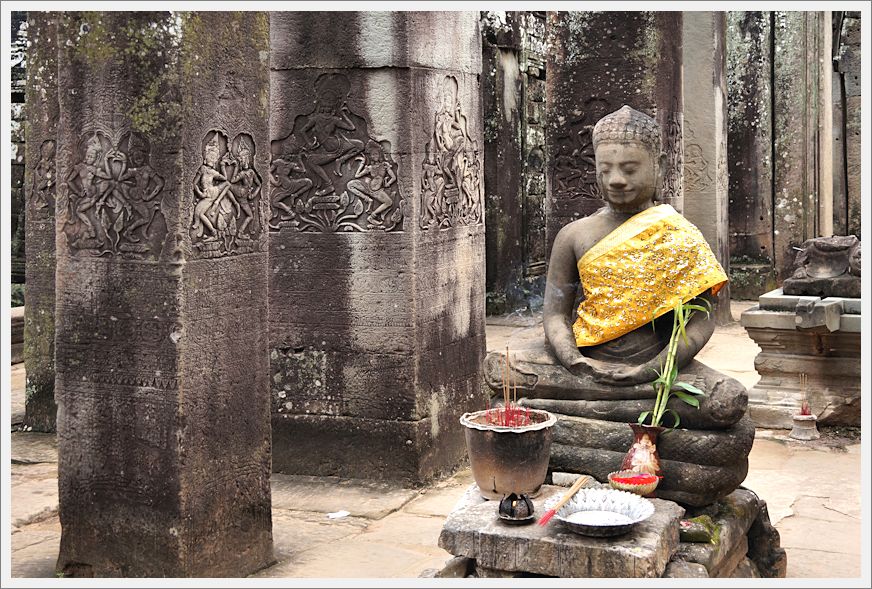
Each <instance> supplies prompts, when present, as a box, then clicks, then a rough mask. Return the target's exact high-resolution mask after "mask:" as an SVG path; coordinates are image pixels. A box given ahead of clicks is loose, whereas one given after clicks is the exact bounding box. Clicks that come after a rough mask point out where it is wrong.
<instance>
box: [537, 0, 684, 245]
mask: <svg viewBox="0 0 872 589" xmlns="http://www.w3.org/2000/svg"><path fill="white" fill-rule="evenodd" d="M548 24H549V26H550V33H549V44H550V47H551V50H550V51H549V52H548V57H547V63H546V69H547V71H548V78H547V80H546V86H547V90H548V97H549V105H548V113H547V125H546V129H545V133H546V136H547V145H548V154H547V155H548V165H547V183H548V194H549V199H548V205H547V208H546V219H547V227H546V235H547V243H548V246H547V247H548V249H547V251H548V254H549V255H550V251H551V244H552V243H553V241H554V237H555V236H556V234H557V232H558V231H559V230H560V229H561V228H562V227H563V226H564V225H566V224H567V223H568V222H570V221H573V220H575V219H578V218H579V217H584V216H587V215H590V214H591V213H593V212H594V211H596V210H597V209H599V208H600V207H601V206H602V205H603V204H604V203H603V200H602V198H601V196H600V195H599V190H598V188H597V186H596V176H595V171H594V153H593V145H592V141H591V131H592V130H593V126H594V124H595V123H596V122H597V121H598V120H599V119H600V118H601V117H602V116H604V115H605V114H607V113H610V112H613V111H616V110H617V109H619V108H621V106H623V105H624V104H627V105H629V106H631V107H633V108H635V109H636V110H640V111H642V112H645V113H646V114H649V115H653V114H655V113H656V119H657V122H658V123H659V124H660V126H661V128H662V129H663V137H662V141H663V148H664V151H665V152H666V154H667V158H668V161H667V170H669V171H668V172H667V173H666V174H664V178H663V184H662V186H661V188H662V196H663V199H664V200H665V202H668V203H669V204H672V205H673V206H674V207H675V208H676V209H677V210H679V211H681V210H682V208H683V207H682V199H683V190H682V166H683V150H682V146H683V141H682V132H683V131H682V129H683V106H682V98H683V97H682V93H681V71H682V50H681V47H682V13H680V12H643V11H639V12H582V11H569V12H549V13H548ZM604 31H608V34H607V35H604V34H603V32H604ZM582 80H583V81H584V83H581V81H582Z"/></svg>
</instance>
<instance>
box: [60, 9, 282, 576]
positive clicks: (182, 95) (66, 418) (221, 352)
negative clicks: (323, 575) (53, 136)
mask: <svg viewBox="0 0 872 589" xmlns="http://www.w3.org/2000/svg"><path fill="white" fill-rule="evenodd" d="M58 28H59V34H58V47H59V48H61V50H60V53H59V67H58V69H59V74H58V84H59V87H60V88H63V89H64V91H63V92H60V93H59V94H60V96H59V108H60V113H61V114H60V122H59V128H58V146H59V148H58V154H57V159H58V163H57V169H58V178H59V182H62V183H63V185H64V187H65V190H64V195H63V196H64V198H63V199H62V200H60V201H59V202H58V206H57V210H58V214H59V219H58V223H57V237H58V255H57V275H56V276H57V307H56V311H57V321H56V325H57V332H56V350H57V356H56V365H57V380H56V385H57V390H56V395H57V401H58V416H59V418H58V445H59V464H58V467H59V472H58V474H59V481H58V482H59V494H60V520H61V524H62V527H63V534H62V537H61V549H60V555H59V557H58V561H57V568H58V570H59V571H61V572H64V573H65V574H71V575H82V576H87V575H94V576H238V575H245V574H248V573H251V572H253V571H255V570H258V569H259V568H261V567H264V566H266V565H268V564H269V563H270V562H271V561H272V560H273V556H272V534H271V521H270V489H269V474H270V473H269V467H270V432H269V384H268V382H267V379H268V377H269V376H268V375H269V372H268V370H269V354H268V338H267V333H268V332H267V272H268V269H267V253H266V245H267V244H266V241H267V233H266V231H265V230H264V223H263V220H264V218H265V215H266V200H265V198H263V194H262V193H263V191H261V190H260V188H261V187H262V185H263V184H266V181H265V179H266V178H267V177H268V160H267V155H268V154H269V143H268V134H267V115H268V110H267V107H268V93H269V78H268V73H269V72H268V42H269V20H268V17H267V15H266V14H265V13H257V12H240V13H221V12H202V13H184V14H175V15H172V14H170V13H147V12H138V13H121V12H105V13H75V12H67V13H63V16H62V20H61V22H60V24H59V25H58ZM219 161H220V164H219ZM219 167H220V168H221V170H222V171H221V172H219V171H218V169H217V168H219ZM97 191H99V192H97ZM233 202H235V203H236V205H235V206H233V205H232V203H233ZM120 529H123V530H124V533H123V534H119V532H118V530H120Z"/></svg>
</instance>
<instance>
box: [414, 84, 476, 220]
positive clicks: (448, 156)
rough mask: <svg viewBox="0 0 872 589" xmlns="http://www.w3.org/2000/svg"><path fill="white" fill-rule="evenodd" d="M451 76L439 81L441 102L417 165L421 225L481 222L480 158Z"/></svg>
mask: <svg viewBox="0 0 872 589" xmlns="http://www.w3.org/2000/svg"><path fill="white" fill-rule="evenodd" d="M457 90H458V84H457V80H456V79H455V78H454V77H453V76H446V77H445V80H444V81H443V83H442V103H441V106H440V108H439V110H438V111H437V112H436V115H435V117H434V124H433V135H432V136H431V138H430V141H429V142H428V143H427V145H426V147H425V153H426V157H425V158H424V161H423V163H422V165H421V171H422V176H423V177H422V179H421V201H422V202H421V228H422V229H429V228H431V227H441V228H444V227H457V226H460V225H476V224H478V223H481V222H482V204H481V202H482V198H481V190H482V186H481V176H482V172H481V159H480V156H479V146H478V142H477V141H476V140H474V139H471V138H470V136H469V131H468V129H467V120H466V115H464V114H463V110H462V108H461V106H460V101H459V99H458V97H457Z"/></svg>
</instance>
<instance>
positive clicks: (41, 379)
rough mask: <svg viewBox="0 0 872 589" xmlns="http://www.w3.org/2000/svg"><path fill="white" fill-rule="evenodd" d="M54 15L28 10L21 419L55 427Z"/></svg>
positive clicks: (33, 424)
mask: <svg viewBox="0 0 872 589" xmlns="http://www.w3.org/2000/svg"><path fill="white" fill-rule="evenodd" d="M56 19H57V15H56V13H52V12H35V11H34V12H30V13H29V15H28V35H29V36H30V43H29V46H28V49H27V63H28V67H27V76H28V77H27V92H26V95H27V100H26V109H27V144H26V146H27V147H26V149H27V157H26V161H27V166H26V168H25V178H24V195H25V211H26V217H25V219H26V220H25V232H24V233H25V241H26V242H27V265H26V269H25V276H26V278H25V281H26V285H27V286H26V295H25V296H26V298H27V305H26V307H25V315H24V341H25V349H24V365H25V369H26V371H27V383H26V393H25V401H24V408H25V409H24V411H25V417H24V423H25V425H26V426H29V427H31V428H33V430H34V431H44V432H50V431H54V430H55V427H56V414H57V406H56V405H55V365H54V339H55V201H56V197H57V166H56V163H55V159H56V152H57V138H58V137H57V134H58V84H57V71H58V66H57V53H58V45H57V22H56Z"/></svg>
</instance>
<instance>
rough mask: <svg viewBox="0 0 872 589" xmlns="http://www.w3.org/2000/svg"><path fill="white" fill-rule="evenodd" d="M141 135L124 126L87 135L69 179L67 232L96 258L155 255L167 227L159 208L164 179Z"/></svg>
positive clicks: (75, 245) (77, 248)
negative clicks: (153, 165) (150, 159)
mask: <svg viewBox="0 0 872 589" xmlns="http://www.w3.org/2000/svg"><path fill="white" fill-rule="evenodd" d="M150 154H151V147H150V145H149V142H148V139H146V138H145V137H144V136H143V135H141V134H139V133H135V132H130V131H128V130H125V129H121V130H97V131H93V132H90V133H86V134H85V135H84V136H83V137H82V138H81V140H80V141H79V145H78V148H77V151H76V153H75V159H74V161H75V162H76V163H75V164H74V165H73V167H72V169H71V170H70V172H69V173H68V174H67V177H66V179H65V182H64V184H65V187H66V191H67V195H68V199H67V210H66V213H65V220H64V224H63V231H64V233H65V234H66V236H67V243H68V244H69V248H70V251H71V252H72V253H73V254H74V255H76V254H80V253H81V254H90V255H93V256H103V255H118V256H121V257H124V258H131V259H143V258H149V257H152V258H156V257H157V256H158V255H159V254H160V250H161V247H162V245H163V241H164V237H165V236H166V232H167V228H166V221H165V219H164V217H163V213H162V212H161V200H162V199H161V198H158V197H159V196H160V194H161V193H162V192H163V189H164V179H163V177H162V176H161V175H160V174H158V173H157V172H156V171H155V170H154V168H152V167H151V164H150V162H149V158H150Z"/></svg>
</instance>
